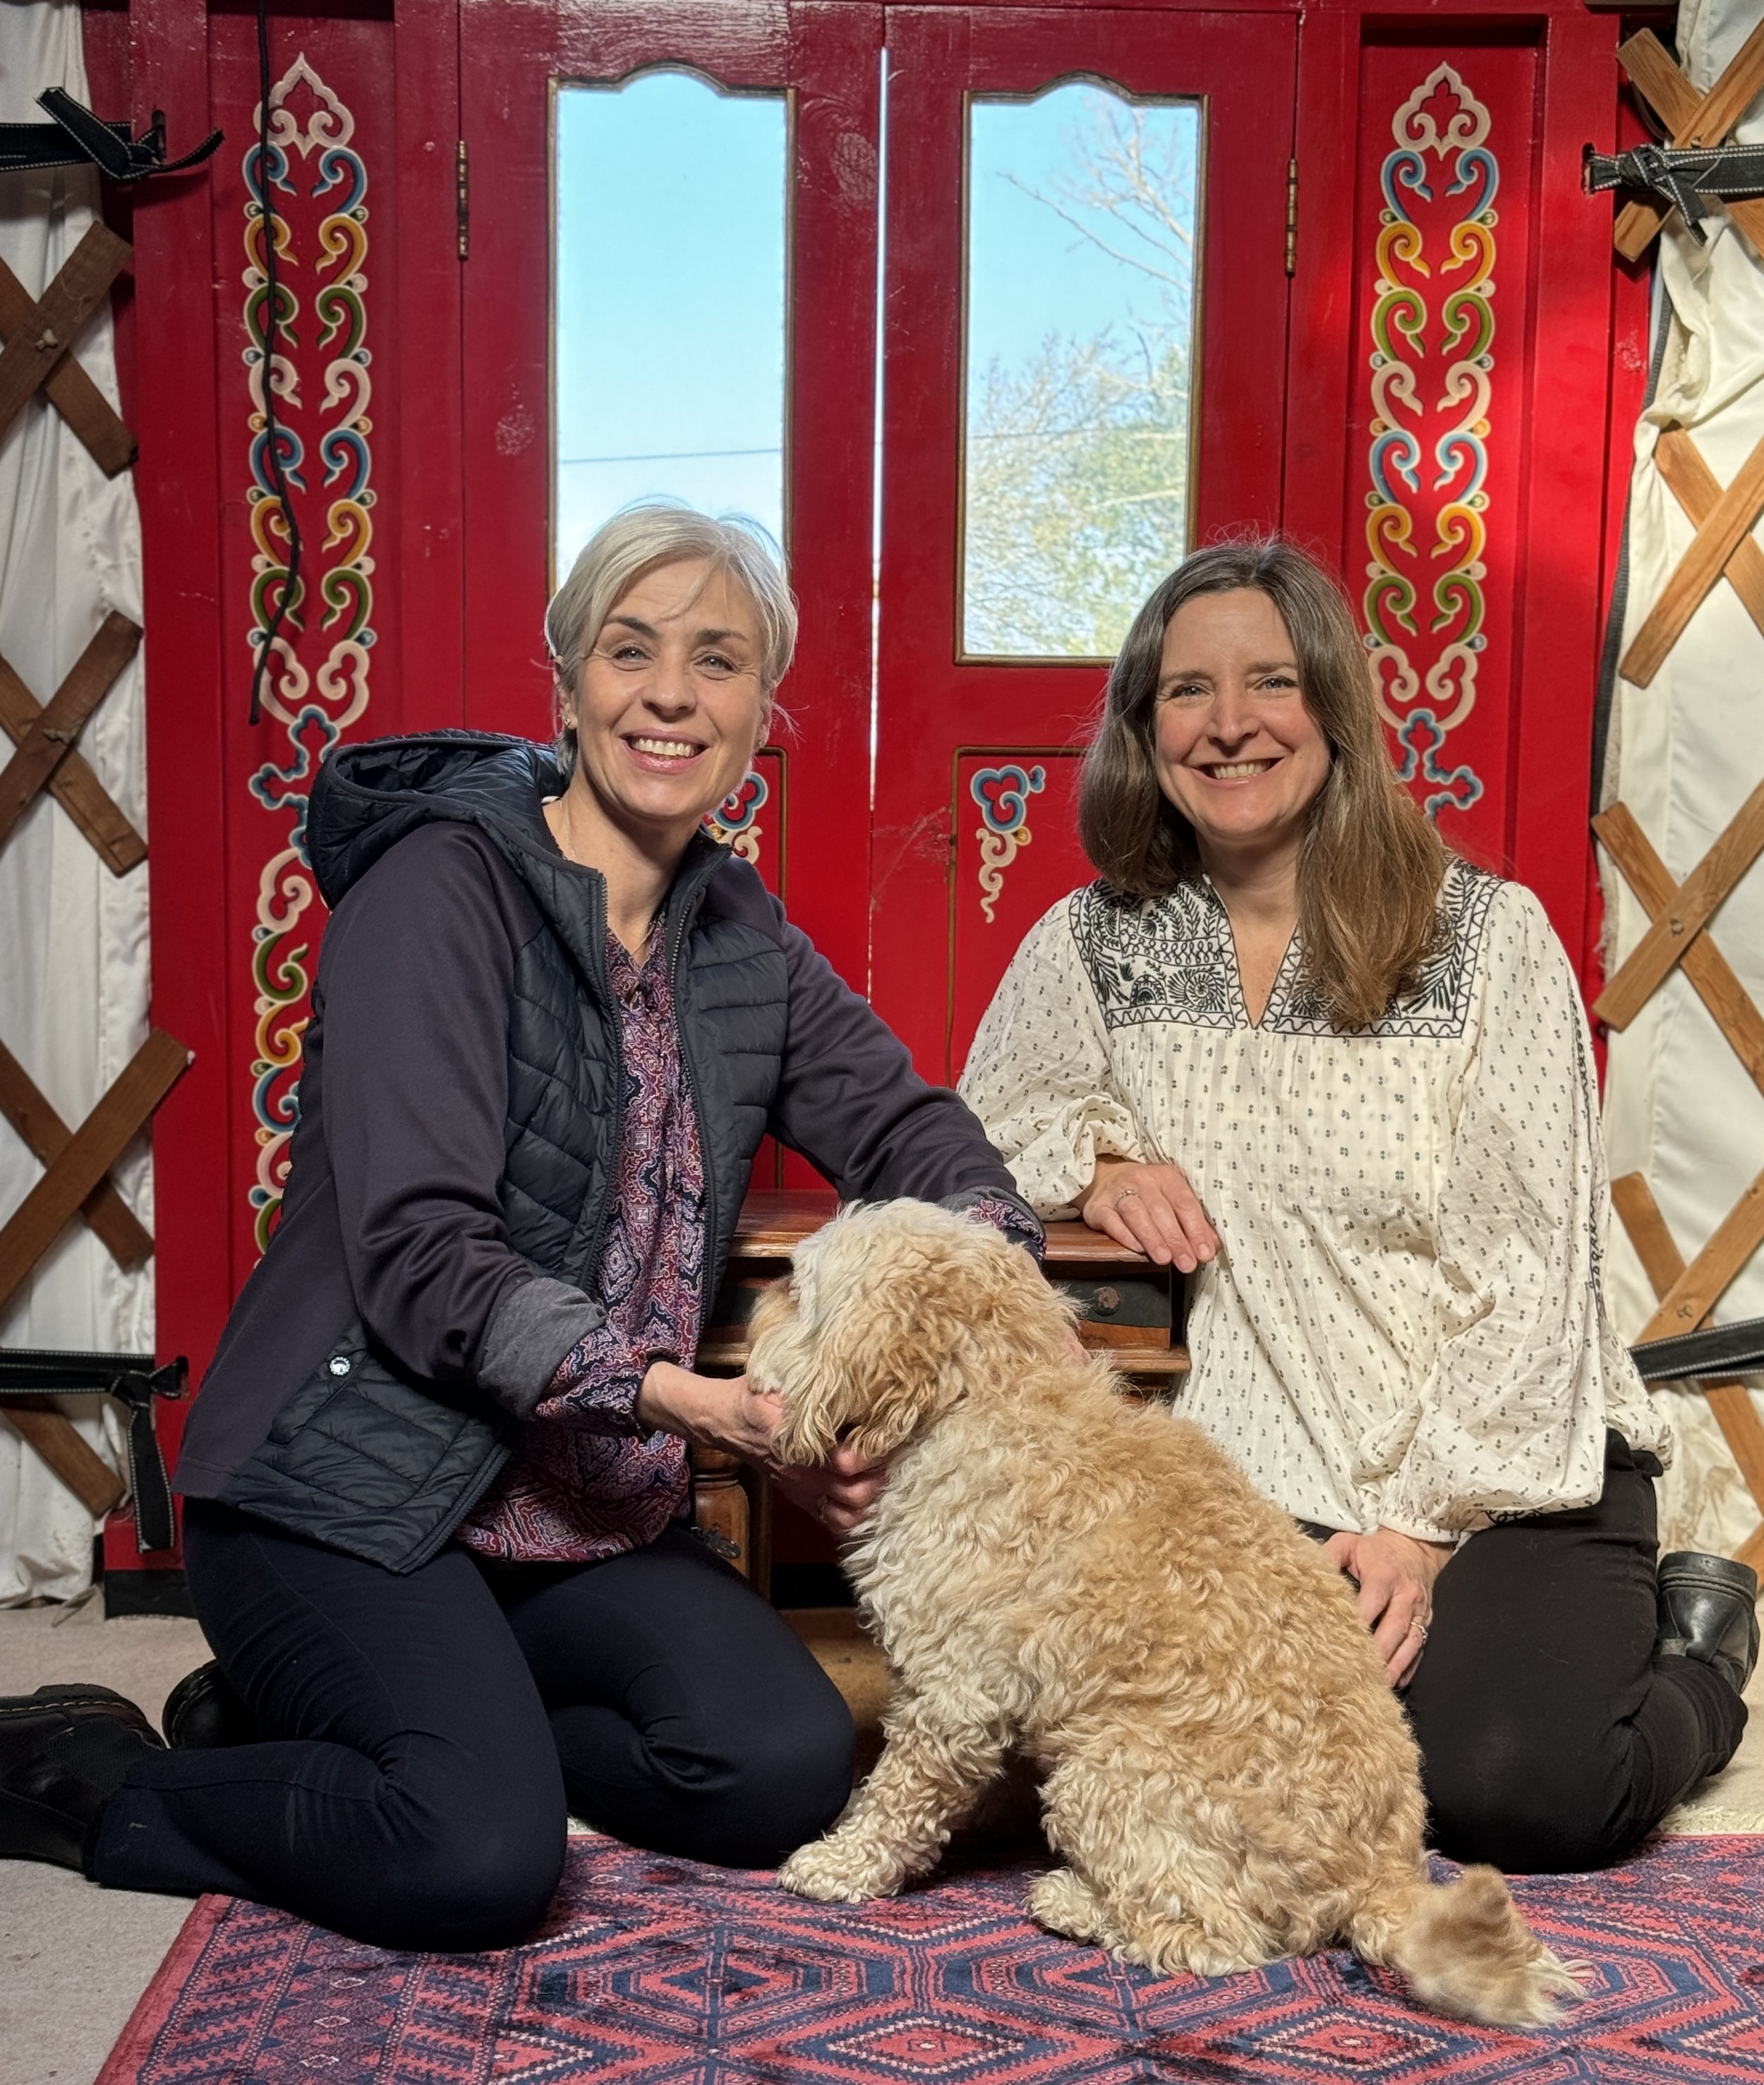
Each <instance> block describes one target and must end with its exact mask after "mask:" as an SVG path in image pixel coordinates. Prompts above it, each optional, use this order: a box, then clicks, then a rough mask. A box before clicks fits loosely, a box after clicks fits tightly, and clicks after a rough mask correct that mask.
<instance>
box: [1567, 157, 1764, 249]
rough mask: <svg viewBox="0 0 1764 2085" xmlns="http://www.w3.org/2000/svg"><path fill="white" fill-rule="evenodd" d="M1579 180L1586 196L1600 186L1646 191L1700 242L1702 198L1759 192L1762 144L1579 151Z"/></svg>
mask: <svg viewBox="0 0 1764 2085" xmlns="http://www.w3.org/2000/svg"><path fill="white" fill-rule="evenodd" d="M1580 180H1581V185H1582V186H1583V188H1584V189H1586V192H1587V193H1588V195H1597V194H1598V193H1600V190H1601V189H1630V190H1631V191H1632V192H1634V193H1637V194H1640V195H1651V196H1652V197H1654V198H1655V199H1656V201H1657V202H1663V203H1664V204H1665V205H1666V206H1668V208H1669V209H1672V210H1677V212H1678V214H1679V215H1680V216H1681V217H1682V218H1683V219H1684V220H1685V223H1686V224H1687V225H1688V226H1689V227H1690V231H1691V235H1692V236H1693V237H1694V238H1695V239H1696V240H1698V243H1699V244H1701V243H1702V241H1703V240H1704V238H1705V236H1706V235H1705V234H1704V231H1703V229H1702V219H1703V217H1704V215H1705V214H1706V210H1707V203H1706V198H1707V197H1711V196H1714V197H1719V199H1720V200H1721V201H1723V202H1731V201H1734V200H1736V199H1738V198H1739V197H1743V196H1757V195H1764V145H1715V146H1711V147H1707V148H1703V147H1696V148H1690V147H1680V146H1677V145H1638V146H1637V147H1635V149H1634V151H1633V152H1617V153H1610V154H1607V153H1604V152H1595V151H1593V149H1592V147H1591V146H1590V145H1588V147H1587V148H1586V151H1584V153H1583V155H1581V162H1580Z"/></svg>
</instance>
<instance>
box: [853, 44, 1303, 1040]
mask: <svg viewBox="0 0 1764 2085" xmlns="http://www.w3.org/2000/svg"><path fill="white" fill-rule="evenodd" d="M1296 40H1297V37H1296V23H1295V22H1294V19H1293V18H1291V17H1290V16H1284V15H1272V14H1258V15H1228V14H1203V13H1188V12H1186V11H1184V13H1182V14H1180V15H1178V14H1175V13H1166V12H1163V11H1150V10H1132V11H1129V10H1121V11H1115V10H1110V9H1103V8H1092V7H1083V8H1071V9H1062V10H1057V11H1056V10H1052V9H1047V10H1042V9H1017V8H997V9H993V8H985V7H976V8H973V9H966V8H961V9H958V8H942V7H937V8H933V7H897V8H891V10H890V11H889V14H888V26H887V46H888V70H889V96H888V149H887V164H888V168H889V174H888V191H889V193H888V202H887V212H888V214H887V235H886V237H887V244H886V299H885V308H886V350H885V352H886V361H885V369H884V393H885V406H884V438H883V442H882V459H883V461H882V487H883V490H882V577H881V603H882V613H881V631H880V644H879V652H878V663H879V673H878V703H877V739H876V786H875V813H874V817H875V832H874V840H873V871H872V889H871V906H872V911H871V931H872V936H873V941H872V979H873V998H874V1001H875V1004H876V1006H877V1008H878V1011H879V1012H880V1013H882V1015H883V1016H884V1017H885V1018H886V1019H887V1020H888V1021H889V1022H890V1023H891V1025H892V1026H894V1028H895V1030H896V1032H897V1033H898V1034H900V1035H901V1036H902V1037H903V1039H905V1040H906V1041H908V1042H909V1043H910V1044H911V1046H912V1049H913V1051H914V1054H915V1056H916V1059H917V1062H918V1064H919V1067H920V1070H921V1071H923V1072H925V1073H926V1074H927V1075H928V1076H933V1077H937V1078H944V1077H953V1076H954V1074H955V1073H956V1072H958V1071H959V1068H960V1066H961V1062H962V1059H963V1054H964V1052H965V1051H966V1049H967V1043H968V1041H969V1039H970V1038H971V1035H972V1033H973V1029H974V1026H975V1024H976V1021H978V1019H979V1017H980V1013H981V1012H982V1011H983V1010H984V1006H985V1004H986V1001H987V1000H988V998H989V996H991V993H992V990H993V986H994V985H995V984H996V983H997V980H998V978H999V975H1000V974H1001V971H1002V970H1003V969H1004V966H1005V963H1006V962H1008V961H1009V960H1010V957H1011V955H1012V954H1013V953H1014V951H1015V949H1016V946H1017V944H1018V941H1020V940H1021V938H1022V934H1023V932H1025V931H1026V929H1027V928H1028V927H1029V925H1030V924H1031V923H1032V922H1033V921H1034V920H1035V918H1037V917H1038V916H1039V914H1040V913H1041V912H1042V911H1044V910H1045V909H1046V907H1048V905H1049V904H1050V903H1051V902H1053V900H1054V899H1055V898H1057V897H1058V896H1059V895H1060V894H1061V893H1062V892H1063V891H1065V890H1070V889H1072V888H1073V886H1074V885H1077V884H1078V883H1081V882H1083V881H1087V880H1088V878H1089V877H1090V873H1091V872H1090V869H1089V868H1088V867H1087V866H1086V863H1085V861H1084V859H1083V856H1082V852H1081V851H1080V850H1079V848H1078V840H1077V834H1076V829H1075V813H1076V802H1077V792H1076V781H1077V770H1078V758H1077V756H1078V752H1079V751H1080V749H1082V745H1083V742H1084V740H1085V738H1086V735H1087V730H1088V726H1089V724H1090V720H1091V718H1092V717H1093V716H1094V714H1095V709H1096V707H1097V704H1098V702H1099V698H1100V695H1101V692H1102V688H1103V681H1104V678H1105V677H1106V673H1107V666H1106V663H1105V662H1103V660H1099V659H1097V658H1095V657H1091V658H1088V659H1080V660H1054V659H1047V658H1044V659H1038V660H1018V659H1016V658H1011V659H1008V660H1006V659H1000V658H993V657H975V656H964V645H963V637H964V635H971V631H967V629H965V627H964V609H963V591H962V589H963V536H962V533H961V532H962V530H963V475H962V473H963V410H964V407H963V395H964V393H963V375H964V372H963V317H964V299H963V289H964V272H965V271H971V269H972V268H973V266H974V265H976V261H977V258H978V257H977V256H976V253H974V252H973V250H972V248H971V242H970V244H969V246H968V248H967V249H966V250H965V246H964V231H965V230H967V229H969V227H965V226H964V209H963V202H964V194H965V193H971V191H972V189H973V185H974V178H975V177H974V169H973V167H972V164H971V163H970V162H969V161H968V160H967V158H966V157H965V150H964V148H965V147H966V146H967V143H968V141H969V125H970V122H971V119H972V117H973V113H974V111H975V110H976V108H979V107H980V105H981V104H982V103H983V102H984V101H992V102H994V103H1001V102H1009V101H1012V100H1018V99H1019V98H1027V97H1032V96H1036V95H1038V94H1039V93H1040V92H1041V91H1044V90H1045V89H1047V88H1048V87H1051V86H1053V85H1054V84H1056V83H1059V82H1061V81H1063V80H1066V79H1074V78H1082V79H1088V80H1091V81H1095V82H1097V83H1100V84H1102V85H1103V86H1105V87H1110V88H1112V89H1114V90H1116V91H1118V92H1119V93H1120V94H1122V95H1124V96H1132V97H1138V98H1142V99H1143V100H1146V101H1153V102H1155V101H1158V100H1163V101H1168V100H1175V99H1178V98H1180V99H1184V100H1191V101H1194V102H1197V103H1198V104H1199V113H1200V117H1201V143H1200V163H1199V168H1198V169H1197V171H1198V172H1199V175H1200V196H1199V198H1198V199H1197V205H1198V206H1197V208H1196V210H1195V212H1194V218H1195V227H1194V228H1195V231H1196V234H1197V236H1196V237H1195V240H1194V248H1195V251H1194V257H1193V278H1194V289H1195V291H1196V292H1197V321H1196V331H1195V335H1194V346H1195V349H1196V352H1195V355H1194V357H1193V363H1192V366H1191V367H1190V371H1189V396H1190V406H1189V413H1190V421H1189V424H1190V427H1191V429H1192V433H1191V437H1190V447H1189V456H1190V465H1189V469H1190V476H1191V490H1190V491H1189V495H1188V529H1187V535H1188V543H1189V544H1192V543H1198V542H1199V541H1202V540H1204V539H1205V537H1207V536H1208V535H1209V534H1211V533H1214V532H1216V531H1218V530H1219V529H1224V528H1226V527H1230V526H1232V525H1237V524H1257V525H1260V526H1264V527H1267V526H1271V525H1273V524H1275V523H1276V522H1277V520H1279V516H1280V498H1281V464H1282V443H1283V435H1284V408H1283V400H1284V391H1285V385H1284V376H1285V355H1286V303H1287V275H1286V244H1287V241H1286V221H1287V220H1286V209H1287V193H1288V162H1289V159H1290V153H1291V149H1292V148H1291V139H1292V135H1293V119H1294V62H1295V51H1296ZM1129 105H1131V104H1129ZM974 135H975V136H976V138H977V136H978V134H977V133H975V134H974ZM1060 200H1061V198H1060V197H1059V196H1057V195H1055V196H1054V197H1052V201H1053V202H1054V203H1055V204H1056V205H1057V204H1058V203H1059V202H1060ZM1132 236H1133V233H1132V229H1131V227H1128V228H1127V229H1126V230H1124V231H1123V233H1122V235H1121V238H1122V241H1123V243H1125V241H1126V240H1129V239H1130V238H1131V237H1132ZM967 287H969V289H970V294H971V284H970V285H969V286H967ZM970 316H971V314H970ZM1008 438H1009V435H1008V432H1007V434H1006V435H1002V436H1000V437H999V439H1008ZM1185 547H1187V545H1185V544H1184V542H1182V541H1175V540H1172V541H1171V543H1170V545H1169V555H1168V558H1167V563H1166V567H1165V568H1166V569H1167V567H1168V566H1169V565H1173V564H1174V563H1175V562H1176V561H1177V559H1178V558H1179V557H1180V555H1181V554H1182V552H1183V550H1184V548H1185ZM1146 590H1147V591H1149V588H1147V589H1146ZM969 649H971V647H970V648H969ZM1031 837H1032V838H1033V840H1034V845H1033V846H1032V847H1029V846H1027V844H1026V843H1027V841H1028V840H1029V839H1031Z"/></svg>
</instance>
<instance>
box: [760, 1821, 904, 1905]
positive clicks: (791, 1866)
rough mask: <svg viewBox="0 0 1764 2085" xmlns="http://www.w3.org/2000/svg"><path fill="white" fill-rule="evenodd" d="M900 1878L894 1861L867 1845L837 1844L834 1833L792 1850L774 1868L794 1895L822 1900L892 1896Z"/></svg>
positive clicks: (851, 1901)
mask: <svg viewBox="0 0 1764 2085" xmlns="http://www.w3.org/2000/svg"><path fill="white" fill-rule="evenodd" d="M903 1879H904V1871H903V1869H902V1868H901V1867H900V1866H899V1865H898V1864H897V1863H895V1862H890V1861H882V1860H880V1859H878V1858H877V1856H876V1854H874V1853H873V1851H871V1850H870V1849H867V1848H864V1847H859V1846H852V1845H843V1846H842V1845H840V1844H839V1840H838V1838H837V1837H834V1838H831V1839H821V1840H818V1841H816V1842H815V1844H814V1845H812V1846H804V1847H802V1848H801V1849H800V1850H799V1851H798V1852H797V1853H794V1854H792V1855H791V1856H790V1858H789V1859H788V1861H786V1862H784V1866H782V1867H781V1868H780V1869H779V1871H778V1881H779V1883H780V1886H781V1887H782V1888H784V1889H787V1890H789V1891H790V1892H793V1895H795V1896H812V1897H818V1899H819V1900H820V1901H821V1902H822V1904H861V1903H863V1902H864V1901H865V1899H866V1898H869V1897H874V1896H893V1895H894V1893H895V1891H896V1890H898V1889H899V1887H900V1885H901V1883H902V1881H903Z"/></svg>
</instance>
